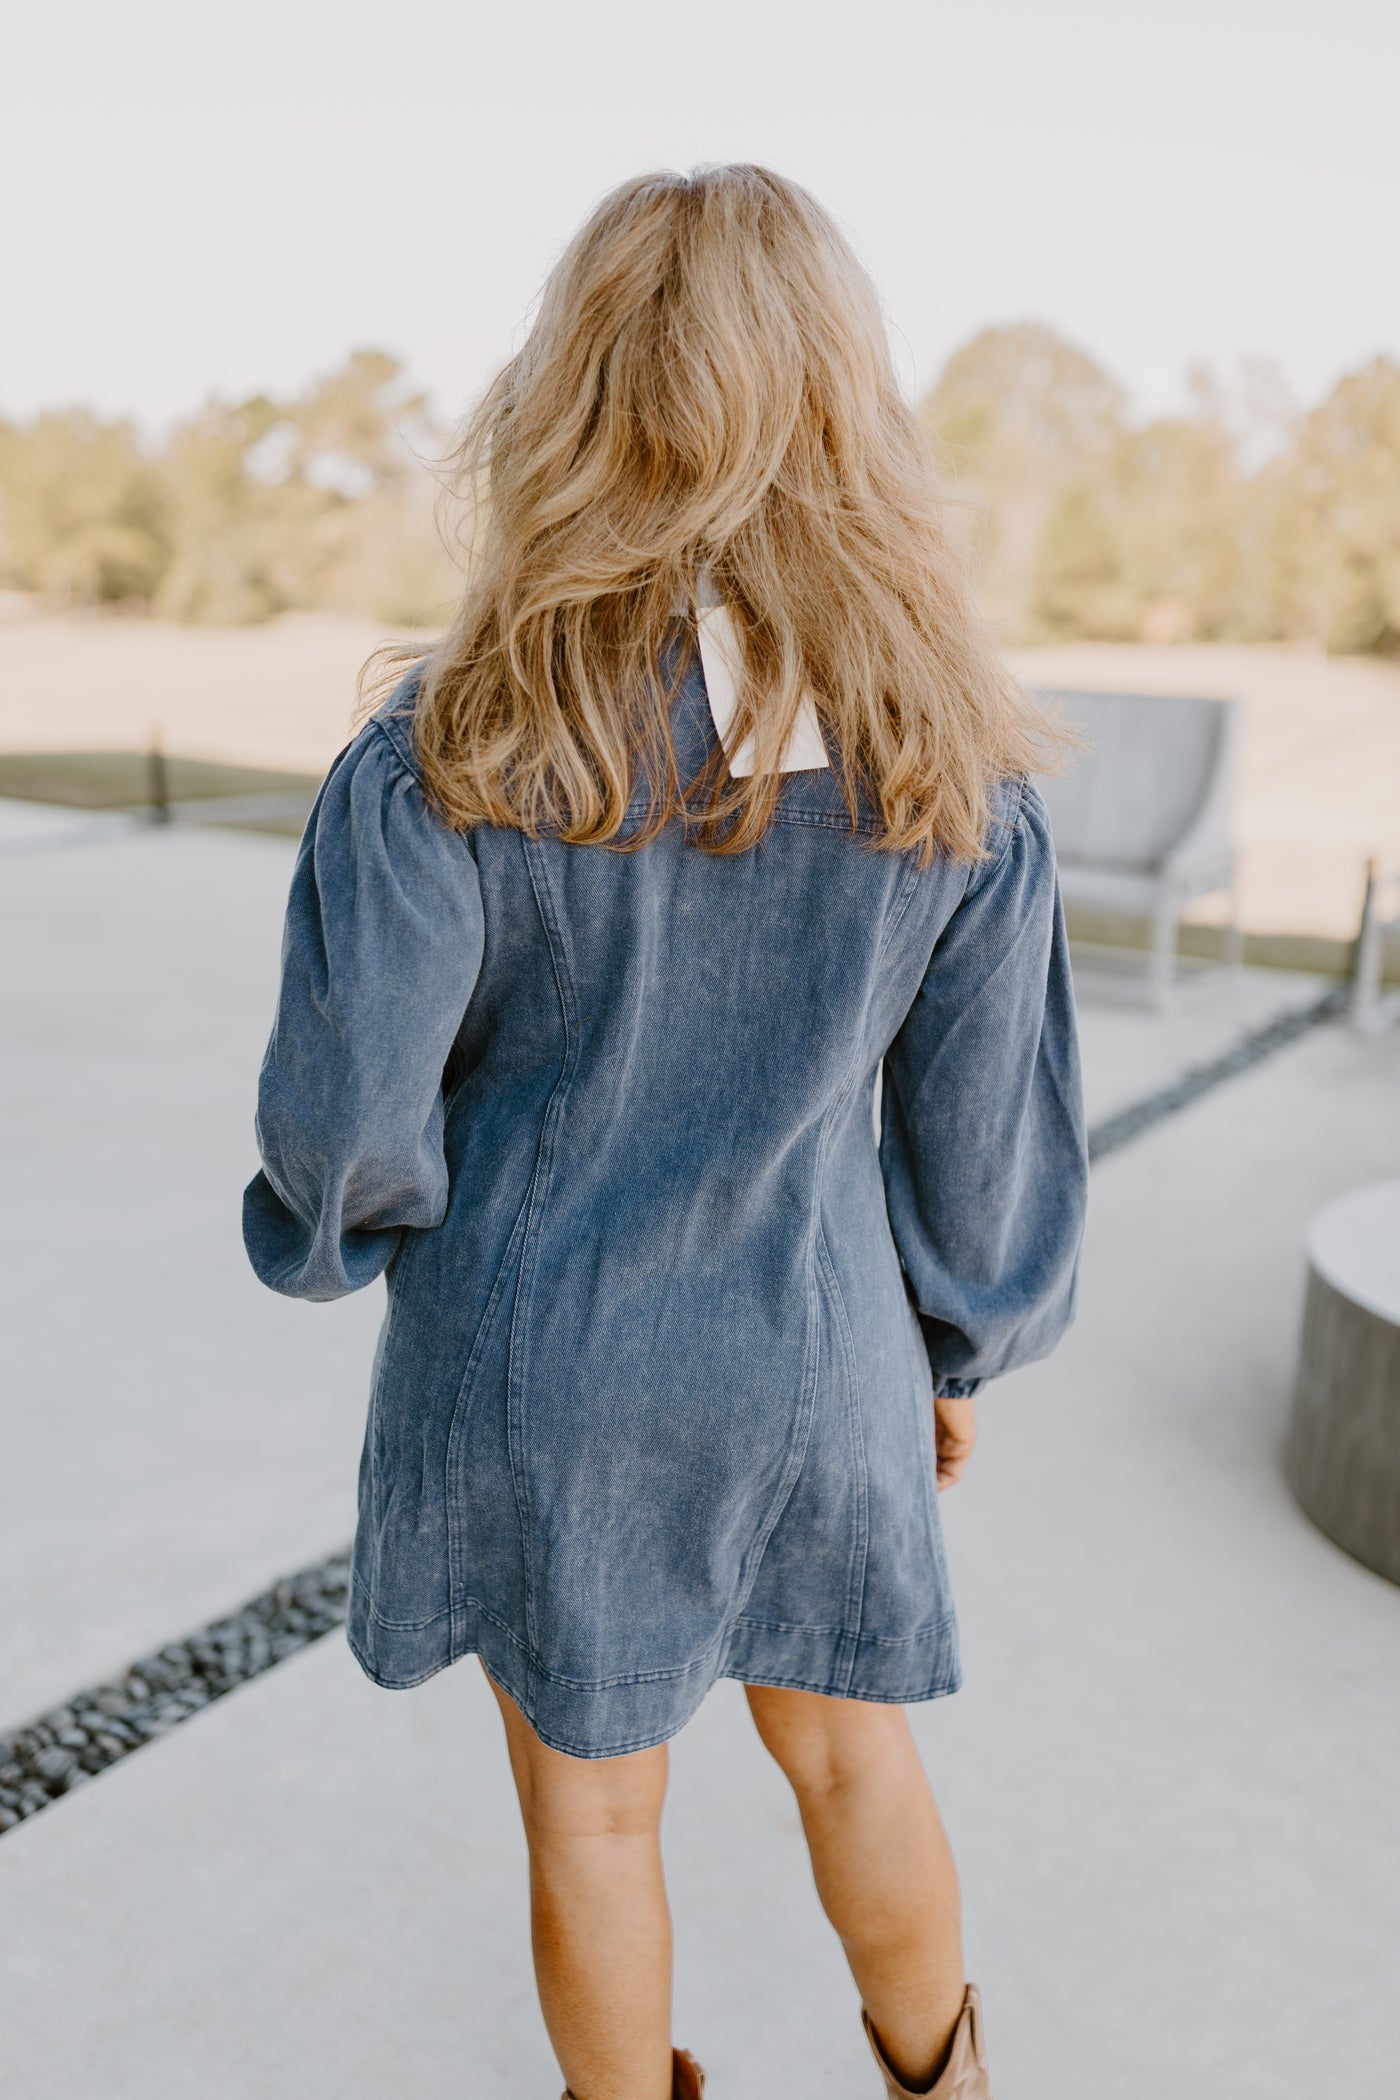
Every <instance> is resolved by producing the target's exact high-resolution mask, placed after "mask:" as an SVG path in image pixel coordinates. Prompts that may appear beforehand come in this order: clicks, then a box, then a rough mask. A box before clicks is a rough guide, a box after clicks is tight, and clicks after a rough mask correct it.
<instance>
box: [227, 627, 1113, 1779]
mask: <svg viewBox="0 0 1400 2100" xmlns="http://www.w3.org/2000/svg"><path fill="white" fill-rule="evenodd" d="M412 695H413V684H412V681H409V682H408V683H407V684H406V685H405V686H404V687H403V688H401V689H400V692H399V694H397V695H396V696H395V698H394V700H392V701H391V702H390V703H389V704H388V706H387V707H386V708H384V709H383V710H381V712H380V714H379V715H378V716H377V717H376V718H375V719H374V720H373V721H372V722H371V723H370V724H369V725H367V726H366V728H365V729H364V730H363V731H362V732H361V733H360V735H359V736H358V737H357V738H356V739H355V741H354V743H352V744H351V745H350V747H349V749H348V750H347V751H345V752H344V753H343V754H342V756H341V757H340V758H339V759H338V760H337V762H336V764H335V765H334V766H333V767H332V769H331V772H330V774H329V776H328V778H327V780H326V782H325V784H324V786H323V788H322V790H321V794H320V798H319V800H318V802H317V805H316V808H315V810H314V812H313V814H312V817H311V820H310V823H309V825H308V828H307V833H306V837H305V839H304V840H303V843H302V847H301V852H300V855H299V858H298V861H297V866H296V873H295V876H294V879H293V883H292V893H291V901H290V904H289V907H288V914H287V927H286V937H285V943H284V950H283V978H282V990H281V997H280V1002H279V1006H278V1010H277V1018H276V1025H275V1027H274V1030H273V1034H272V1039H271V1042H270V1044H269V1046H268V1051H267V1056H266V1059H265V1062H264V1065H263V1070H262V1078H261V1086H260V1093H259V1111H258V1136H259V1142H260V1146H261V1151H262V1157H263V1161H264V1171H263V1172H262V1173H261V1174H259V1175H258V1176H257V1178H256V1179H255V1180H254V1181H253V1183H252V1184H251V1186H250V1187H249V1189H248V1192H247V1196H246V1199H245V1228H244V1229H245V1237H246V1241H247V1246H248V1251H249V1254H250V1257H251V1259H252V1262H253V1266H254V1268H255V1269H256V1270H257V1273H258V1275H259V1276H260V1277H261V1278H262V1279H263V1281H264V1282H265V1283H267V1284H269V1285H270V1286H271V1287H272V1288H273V1289H274V1290H278V1291H283V1292H286V1293H288V1294H289V1295H291V1296H294V1297H303V1298H313V1299H319V1298H334V1297H338V1296H340V1295H341V1294H342V1293H344V1292H346V1291H351V1290H358V1289H360V1288H362V1287H363V1286H364V1285H365V1284H367V1283H370V1282H371V1281H372V1280H373V1279H374V1278H375V1277H377V1276H379V1275H380V1274H381V1273H384V1274H387V1277H388V1286H389V1303H388V1311H387V1316H386V1319H385V1323H384V1327H383V1330H382V1333H381V1337H380V1343H379V1349H378V1353H377V1357H376V1361H375V1368H374V1375H373V1390H372V1396H371V1402H370V1412H369V1424H368V1429H367V1433H366V1438H365V1446H364V1455H363V1459H362V1462H361V1469H360V1517H359V1526H358V1530H357V1534H356V1540H355V1553H354V1568H353V1588H352V1605H351V1612H350V1625H349V1635H350V1642H351V1646H352V1648H353V1649H354V1652H355V1654H356V1656H357V1657H358V1659H359V1661H360V1663H361V1664H362V1666H363V1667H364V1669H365V1670H366V1671H367V1672H368V1674H369V1675H370V1676H371V1677H372V1678H374V1679H375V1681H376V1682H377V1683H380V1684H385V1685H409V1684H415V1683H418V1682H420V1681H421V1680H422V1679H423V1678H425V1677H428V1676H430V1675H431V1674H432V1673H433V1672H434V1671H435V1670H439V1669H441V1668H442V1667H443V1666H444V1665H445V1664H447V1663H450V1662H452V1661H454V1660H456V1659H457V1658H458V1657H459V1656H462V1655H464V1654H468V1653H471V1652H473V1651H476V1652H479V1653H480V1654H481V1655H482V1657H483V1659H484V1660H485V1662H486V1664H487V1667H488V1668H489V1669H490V1671H491V1672H492V1674H493V1676H495V1677H496V1679H497V1680H498V1681H499V1682H500V1683H501V1684H502V1685H503V1686H504V1687H505V1689H506V1690H507V1691H508V1692H509V1693H510V1694H511V1696H512V1697H513V1698H514V1699H515V1700H517V1702H518V1703H519V1705H520V1707H521V1708H522V1710H523V1711H524V1713H525V1714H526V1716H527V1717H528V1719H529V1720H530V1721H531V1723H532V1724H533V1725H534V1727H535V1728H536V1730H537V1731H538V1733H539V1734H540V1735H541V1736H542V1737H543V1739H544V1740H545V1741H546V1742H547V1743H550V1744H553V1745H554V1746H555V1747H556V1748H558V1749H561V1750H564V1751H567V1752H570V1753H572V1754H574V1755H577V1756H586V1757H595V1756H596V1757H601V1756H608V1755H615V1754H618V1753H620V1752H623V1751H627V1750H634V1749H638V1748H641V1747H643V1746H645V1745H648V1744H651V1743H655V1742H658V1741H660V1740H662V1739H663V1738H665V1737H666V1736H669V1735H671V1734H674V1733H675V1731H676V1730H677V1729H678V1728H679V1727H680V1726H681V1725H682V1724H683V1723H684V1721H685V1720H686V1719H687V1718H688V1716H689V1715H690V1714H691V1713H692V1712H693V1711H694V1710H695V1708H696V1707H697V1706H698V1704H699V1703H700V1701H701V1699H702V1698H703V1696H704V1694H705V1692H706V1690H707V1688H708V1687H709V1686H710V1684H711V1683H712V1682H713V1681H714V1680H715V1678H716V1677H719V1676H731V1677H737V1678H741V1679H743V1680H745V1681H747V1682H750V1683H763V1684H779V1685H796V1686H801V1687H805V1688H808V1689H810V1690H813V1691H818V1692H826V1693H832V1694H840V1695H846V1696H850V1697H855V1698H864V1699H875V1700H898V1701H904V1700H917V1699H928V1698H933V1697H936V1696H938V1695H939V1694H941V1693H944V1692H949V1691H953V1690H955V1689H956V1688H957V1685H958V1683H959V1681H960V1671H959V1662H958V1651H957V1635H956V1627H955V1621H954V1614H953V1605H952V1598H951V1595H950V1591H949V1583H948V1575H947V1568H946V1564H945V1560H944V1552H943V1544H942V1536H941V1532H940V1527H939V1516H938V1498H937V1494H936V1490H935V1485H934V1452H933V1437H932V1406H931V1401H932V1396H933V1394H934V1392H935V1391H943V1392H960V1391H962V1392H965V1391H970V1390H973V1389H975V1387H976V1385H977V1384H978V1382H979V1381H980V1380H982V1379H984V1378H987V1377H990V1376H993V1375H995V1374H996V1373H998V1372H1002V1371H1007V1370H1010V1369H1011V1368H1012V1367H1013V1366H1015V1365H1018V1364H1023V1363H1026V1362H1028V1361H1030V1360H1031V1359H1033V1358H1035V1357H1038V1356H1040V1355H1043V1354H1044V1353H1045V1352H1046V1351H1047V1350H1049V1349H1050V1348H1051V1347H1052V1346H1053V1345H1054V1343H1055V1341H1056V1340H1057V1338H1058V1337H1059V1335H1060V1334H1061V1333H1062V1331H1063V1330H1064V1328H1065V1327H1066V1325H1067V1324H1068V1322H1069V1320H1070V1319H1071V1317H1072V1312H1073V1303H1074V1293H1075V1278H1076V1264H1077V1257H1078V1247H1079V1240H1080V1232H1081V1225H1082V1218H1083V1209H1084V1196H1085V1183H1086V1172H1085V1153H1084V1130H1083V1115H1082V1108H1081V1100H1080V1083H1079V1066H1078V1052H1077V1045H1076V1037H1075V1023H1074V1009H1073V998H1072V993H1071V987H1070V974H1069V965H1068V959H1067V954H1066V946H1065V935H1064V926H1063V921H1062V916H1061V912H1060V905H1059V896H1058V889H1057V884H1056V877H1055V866H1054V856H1053V851H1052V847H1051V842H1050V833H1049V829H1048V826H1047V823H1046V819H1045V813H1044V810H1043V808H1042V806H1041V802H1040V799H1039V797H1038V795H1037V794H1036V792H1035V789H1034V787H1033V786H1032V785H1031V784H1030V783H1028V782H1022V781H1014V782H1010V783H1008V784H1007V785H1006V786H1005V787H1004V788H1003V789H1002V790H1001V791H1000V793H999V798H998V809H997V814H996V820H995V822H994V824H993V827H992V831H991V835H990V837H989V840H988V847H989V852H988V856H987V858H986V859H985V860H984V861H982V862H981V863H979V864H978V865H977V866H976V867H974V868H972V869H969V868H968V867H966V866H965V865H961V864H957V863H954V862H952V861H950V860H948V859H945V858H939V859H937V860H935V862H934V863H933V864H932V865H931V866H930V867H928V868H927V869H920V868H918V867H917V866H916V865H915V863H914V862H913V860H912V859H910V858H907V857H902V856H900V855H898V854H892V853H884V852H877V851H874V850H872V849H871V846H870V843H869V834H870V833H871V832H872V831H873V829H874V820H873V818H872V817H871V816H870V815H869V814H864V815H863V816H862V819H861V833H860V835H853V834H852V831H851V828H850V819H849V816H848V814H847V811H846V808H845V805H844V802H843V801H842V799H841V794H840V788H839V784H838V781H837V779H836V776H835V775H834V773H833V772H831V771H830V770H827V771H811V772H804V773H793V774H791V775H789V776H787V778H786V782H785V786H784V789H783V797H782V801H781V804H780V808H779V813H778V817H777V819H776V821H775V823H774V824H773V826H772V829H771V831H770V832H769V834H768V836H767V837H766V838H765V840H764V841H763V842H762V844H761V845H760V846H758V847H757V848H755V849H754V850H752V851H750V852H748V853H745V854H742V855H738V856H735V857H732V858H720V857H716V856H714V855H712V854H707V853H704V852H702V851H700V850H699V849H698V848H697V847H696V846H695V845H694V844H692V843H690V842H688V840H687V838H686V836H685V834H684V827H683V825H682V824H681V823H680V822H679V821H677V822H674V823H673V824H671V825H670V826H669V827H668V828H667V830H666V831H665V832H664V833H663V834H662V836H661V837H660V838H658V839H657V840H655V841H654V842H653V843H652V844H650V845H648V846H646V847H644V848H642V849H641V850H639V851H637V852H634V853H628V854H623V853H617V852H612V851H609V850H608V849H607V848H605V847H597V846H589V847H578V846H567V845H563V844H561V843H560V842H558V841H557V840H554V839H548V838H544V839H538V840H530V839H527V838H525V837H523V836H522V835H521V834H520V833H518V832H516V831H512V830H505V829H501V830H497V829H493V828H487V827H482V828H479V829H477V830H476V831H474V832H471V833H468V834H461V833H454V832H452V831H450V830H448V829H447V828H446V827H445V826H444V825H443V824H442V823H441V822H440V821H439V820H438V819H437V818H436V817H435V816H434V814H433V813H432V812H431V810H430V809H429V807H428V806H427V805H426V803H425V801H424V798H423V794H422V792H421V787H420V783H419V779H418V775H417V772H416V769H415V762H414V756H413V748H412V741H411V734H410V726H411V725H410V722H409V719H408V716H409V714H410V713H411V706H412ZM675 720H676V741H677V746H678V754H679V756H680V758H681V763H682V765H683V766H686V765H688V764H698V763H699V760H700V759H701V757H702V756H703V755H704V751H705V750H706V748H709V747H710V746H709V739H710V738H712V736H713V730H712V727H711V725H710V722H709V717H708V712H707V708H706V702H705V691H704V685H703V679H702V675H701V672H700V669H699V666H698V664H694V665H692V667H691V669H690V670H689V671H688V672H687V675H686V678H685V681H684V683H683V685H682V688H681V691H680V693H679V695H678V698H677V702H676V716H675ZM682 777H686V775H685V774H683V775H682ZM639 815H640V811H639V809H638V810H634V812H633V815H632V817H630V818H629V823H634V822H636V821H637V820H638V819H639ZM882 1061H883V1073H884V1080H883V1091H882V1103H881V1124H882V1133H881V1136H880V1138H879V1140H878V1146H877V1140H876V1136H875V1119H874V1110H875V1086H876V1075H877V1073H878V1072H879V1071H880V1070H881V1067H882Z"/></svg>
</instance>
